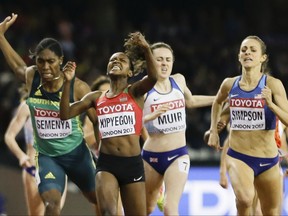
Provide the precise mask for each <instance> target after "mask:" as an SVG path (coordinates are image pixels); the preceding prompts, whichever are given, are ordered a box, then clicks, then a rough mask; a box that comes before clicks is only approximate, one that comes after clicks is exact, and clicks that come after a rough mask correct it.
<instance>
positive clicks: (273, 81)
mask: <svg viewBox="0 0 288 216" xmlns="http://www.w3.org/2000/svg"><path fill="white" fill-rule="evenodd" d="M279 84H282V82H281V80H280V79H278V78H275V77H273V76H270V75H267V86H269V87H271V86H275V85H279Z"/></svg>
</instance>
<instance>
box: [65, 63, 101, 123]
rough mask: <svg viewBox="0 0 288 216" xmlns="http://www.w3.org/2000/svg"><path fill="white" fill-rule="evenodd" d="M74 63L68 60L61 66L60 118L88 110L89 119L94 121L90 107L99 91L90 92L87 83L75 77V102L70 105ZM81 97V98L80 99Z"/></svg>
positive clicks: (99, 93) (73, 115)
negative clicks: (62, 79)
mask: <svg viewBox="0 0 288 216" xmlns="http://www.w3.org/2000/svg"><path fill="white" fill-rule="evenodd" d="M75 70H76V63H75V62H71V61H68V62H67V63H66V65H65V66H64V68H63V73H64V76H65V80H64V87H63V92H62V96H61V100H60V118H61V119H62V120H67V119H70V118H73V117H75V116H78V115H80V114H81V113H83V112H85V111H87V110H89V111H88V116H89V118H90V120H91V121H92V122H93V123H95V116H93V114H92V113H91V109H90V108H91V107H93V105H94V101H95V100H96V99H97V98H98V97H99V96H100V95H101V92H90V91H89V89H90V88H89V86H88V84H87V83H85V82H83V81H81V80H79V79H75V84H74V92H73V93H74V97H75V100H76V102H74V103H73V104H71V105H70V102H69V98H70V85H71V80H72V79H73V77H74V76H75ZM80 99H81V100H80Z"/></svg>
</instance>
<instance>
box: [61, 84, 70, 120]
mask: <svg viewBox="0 0 288 216" xmlns="http://www.w3.org/2000/svg"><path fill="white" fill-rule="evenodd" d="M70 85H71V82H70V81H67V80H66V81H64V87H63V92H62V96H61V100H60V118H61V120H67V119H69V118H70V111H69V110H70V103H69V95H70Z"/></svg>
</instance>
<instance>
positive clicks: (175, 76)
mask: <svg viewBox="0 0 288 216" xmlns="http://www.w3.org/2000/svg"><path fill="white" fill-rule="evenodd" d="M171 77H172V78H173V79H174V80H175V81H176V82H177V83H178V82H179V83H181V82H185V77H184V76H183V75H182V74H180V73H176V74H173V75H171Z"/></svg>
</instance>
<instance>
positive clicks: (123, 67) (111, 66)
mask: <svg viewBox="0 0 288 216" xmlns="http://www.w3.org/2000/svg"><path fill="white" fill-rule="evenodd" d="M107 75H109V76H110V77H111V76H116V75H118V76H119V75H121V76H125V77H127V76H128V77H131V76H132V75H133V73H132V71H131V68H130V60H129V58H128V56H127V55H125V54H124V53H122V52H118V53H114V54H113V55H112V56H111V58H110V59H109V62H108V65H107Z"/></svg>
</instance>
